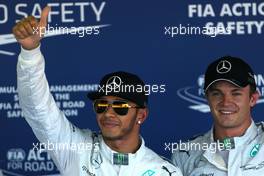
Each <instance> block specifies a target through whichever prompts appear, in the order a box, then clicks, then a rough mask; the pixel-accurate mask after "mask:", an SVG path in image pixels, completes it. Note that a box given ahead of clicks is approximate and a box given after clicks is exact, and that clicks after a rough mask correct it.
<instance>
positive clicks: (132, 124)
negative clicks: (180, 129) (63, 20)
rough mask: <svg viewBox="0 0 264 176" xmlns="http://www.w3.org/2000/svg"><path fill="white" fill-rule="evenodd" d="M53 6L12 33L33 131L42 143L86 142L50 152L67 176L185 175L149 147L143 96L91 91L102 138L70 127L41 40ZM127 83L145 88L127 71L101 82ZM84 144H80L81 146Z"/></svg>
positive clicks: (21, 97) (22, 96)
mask: <svg viewBox="0 0 264 176" xmlns="http://www.w3.org/2000/svg"><path fill="white" fill-rule="evenodd" d="M49 11H50V8H49V7H45V8H44V9H43V11H42V14H41V19H40V21H39V22H38V21H37V20H36V19H35V18H34V17H27V18H25V19H23V20H21V21H20V22H19V23H18V24H17V25H16V26H15V27H14V28H13V33H14V35H15V37H16V39H17V41H18V42H19V43H20V44H21V46H22V48H21V53H20V55H19V58H18V64H17V84H18V93H19V101H20V106H21V108H22V110H23V112H24V115H25V118H26V120H27V122H28V123H29V125H30V126H31V127H32V129H33V132H34V133H35V135H36V136H37V138H38V139H39V140H40V142H41V143H42V144H50V143H52V144H53V145H56V144H64V145H68V146H73V145H75V146H76V145H77V146H78V145H79V144H83V145H86V146H88V147H86V148H83V149H77V150H76V148H75V150H72V149H71V148H67V149H64V150H61V149H54V150H48V152H49V153H50V155H51V157H52V159H53V161H54V162H55V164H56V165H57V167H58V169H59V170H60V172H61V174H62V175H65V176H85V175H89V176H115V175H120V176H150V175H152V176H181V175H182V174H181V171H180V170H179V169H178V168H176V167H175V166H173V165H172V164H170V163H169V162H168V161H165V160H163V159H162V158H161V157H159V156H158V155H157V154H156V153H154V152H153V151H152V150H150V149H149V148H147V147H146V146H145V143H144V140H143V138H142V137H141V136H140V134H139V131H140V126H141V125H142V123H143V122H144V120H145V119H146V117H147V114H148V110H147V100H148V97H147V95H146V94H145V93H144V92H111V91H110V92H107V94H105V92H100V91H96V92H92V93H89V95H88V97H89V98H90V99H91V100H93V105H94V110H95V113H96V119H97V122H98V125H99V127H100V129H101V134H96V133H93V132H91V130H89V129H87V130H81V129H78V128H76V127H75V126H74V125H73V124H71V123H70V122H69V121H68V119H67V118H66V117H65V115H64V114H63V112H62V111H60V110H59V108H58V107H57V106H56V103H55V101H54V99H53V97H52V95H51V93H50V91H49V86H48V82H47V80H46V76H45V73H44V66H45V64H44V57H43V55H42V54H41V52H40V40H41V38H42V37H43V34H44V33H45V27H46V26H47V17H48V14H49ZM115 77H118V78H120V79H122V83H123V84H126V85H143V86H144V82H143V81H142V80H141V79H140V78H139V77H138V76H137V75H134V74H131V73H127V72H114V73H110V74H107V75H105V76H104V77H103V79H102V80H101V82H100V86H101V87H105V86H106V87H107V86H108V82H109V81H110V80H111V81H114V79H113V78H115ZM83 145H82V146H83Z"/></svg>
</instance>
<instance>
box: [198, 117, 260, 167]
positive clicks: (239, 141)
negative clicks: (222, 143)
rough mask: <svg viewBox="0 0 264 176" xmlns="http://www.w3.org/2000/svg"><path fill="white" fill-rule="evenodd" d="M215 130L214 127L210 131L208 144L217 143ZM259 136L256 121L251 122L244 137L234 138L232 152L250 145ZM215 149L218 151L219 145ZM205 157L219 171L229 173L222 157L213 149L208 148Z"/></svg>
mask: <svg viewBox="0 0 264 176" xmlns="http://www.w3.org/2000/svg"><path fill="white" fill-rule="evenodd" d="M213 131H214V128H213V127H212V128H211V130H210V131H209V134H208V137H209V138H208V143H210V144H212V143H216V142H215V140H214V134H213ZM257 135H258V128H257V126H256V124H255V123H254V121H253V120H252V121H251V125H250V126H249V128H248V129H247V130H246V132H245V133H244V135H243V136H239V137H233V141H234V146H235V148H234V149H231V150H236V149H237V148H239V147H241V146H243V145H245V144H248V143H250V142H251V140H253V139H254V138H255V137H256V136H257ZM214 147H216V148H215V150H214V151H217V150H218V148H217V145H215V146H214ZM203 156H204V157H205V158H206V159H207V160H208V161H209V162H210V163H212V164H213V165H215V166H216V167H218V168H219V169H222V170H225V171H227V166H226V163H225V162H224V160H223V159H222V157H221V156H220V155H219V154H218V153H216V152H212V149H211V148H210V149H209V148H208V149H207V150H205V152H204V154H203Z"/></svg>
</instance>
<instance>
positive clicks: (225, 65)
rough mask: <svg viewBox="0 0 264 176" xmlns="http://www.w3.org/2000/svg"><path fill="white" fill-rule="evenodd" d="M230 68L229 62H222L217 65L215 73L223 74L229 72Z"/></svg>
mask: <svg viewBox="0 0 264 176" xmlns="http://www.w3.org/2000/svg"><path fill="white" fill-rule="evenodd" d="M231 67H232V65H231V63H230V62H228V61H227V60H223V61H221V62H219V63H218V65H217V67H216V71H217V73H220V74H224V73H227V72H229V71H230V70H231Z"/></svg>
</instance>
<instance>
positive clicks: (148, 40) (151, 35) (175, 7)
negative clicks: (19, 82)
mask: <svg viewBox="0 0 264 176" xmlns="http://www.w3.org/2000/svg"><path fill="white" fill-rule="evenodd" d="M46 4H49V5H50V6H51V7H52V9H51V12H50V17H49V26H50V27H53V28H55V27H57V28H59V27H68V28H69V29H71V31H70V33H71V34H63V33H62V32H56V31H53V32H54V33H50V34H48V35H47V37H46V38H45V39H43V40H42V46H41V50H42V52H43V54H44V56H45V58H46V74H47V77H48V80H49V84H50V86H51V92H52V94H53V95H54V97H55V99H56V101H57V102H58V106H60V108H61V109H62V110H63V111H64V112H65V114H66V115H67V117H68V119H69V120H70V121H71V122H72V123H74V124H75V125H76V126H78V127H80V128H90V129H92V130H95V131H97V130H98V127H97V125H96V120H95V114H94V113H93V111H92V106H91V102H90V101H89V100H87V98H86V94H87V92H88V91H91V90H95V89H96V88H97V83H98V82H99V80H100V78H101V77H102V76H103V75H104V74H106V73H109V72H113V71H117V70H124V71H128V72H132V73H136V74H138V75H140V77H142V79H144V80H145V82H146V84H149V85H156V84H157V85H165V91H162V92H159V91H150V100H149V109H150V113H149V117H148V119H147V121H146V122H145V123H144V124H143V125H142V131H141V133H142V136H143V137H144V139H145V142H146V145H147V146H149V147H150V148H152V149H153V150H154V151H156V152H157V153H159V154H161V155H165V156H166V157H170V154H171V151H170V150H169V148H170V147H168V146H167V147H166V145H165V144H167V145H168V144H169V143H174V142H178V141H179V140H187V139H188V138H191V137H192V136H193V135H195V134H199V133H203V132H206V131H207V130H209V129H210V128H211V124H212V118H211V114H210V112H209V108H208V106H207V104H206V101H205V99H204V96H203V91H202V86H203V73H204V71H205V69H206V66H207V65H208V64H209V63H210V62H212V61H213V60H215V59H217V58H219V57H221V56H224V55H232V56H237V57H241V58H244V59H245V60H246V61H247V62H248V63H249V64H251V65H252V67H253V69H254V70H255V74H256V75H255V78H256V81H257V85H258V90H259V91H260V94H261V99H260V100H259V102H258V104H257V105H256V107H255V108H254V110H253V117H254V120H255V121H260V120H263V112H264V111H263V108H264V105H263V102H264V99H263V95H264V71H263V66H264V60H263V42H264V35H263V32H264V30H263V29H264V17H263V16H264V2H263V1H252V0H251V1H244V0H243V1H242V0H236V1H235V0H232V1H230V0H229V1H227V0H224V1H212V0H211V1H209V0H196V1H190V0H187V1H175V0H174V1H173V0H164V1H150V0H146V1H101V0H96V1H93V0H91V1H84V0H78V1H16V0H13V1H7V0H1V1H0V65H1V69H0V75H1V79H0V139H1V142H0V169H1V171H0V175H17V176H18V175H19V176H21V175H52V174H56V173H58V171H57V169H56V167H55V165H54V164H53V162H52V160H51V158H50V156H49V155H47V153H39V152H37V151H34V150H33V145H32V144H33V143H36V142H37V139H36V138H35V136H34V135H33V132H32V130H31V128H30V127H29V125H28V124H27V123H26V121H25V120H24V118H23V114H22V112H21V109H20V108H19V105H18V96H17V91H16V62H17V57H18V54H19V52H20V46H19V45H18V44H17V43H16V41H15V39H14V37H13V35H12V34H11V31H12V27H13V26H14V25H15V23H16V22H17V21H18V20H20V19H21V18H23V17H25V16H27V15H34V16H35V17H37V18H39V17H40V11H41V9H42V8H43V7H44V6H45V5H46ZM84 27H86V28H84ZM198 28H199V30H198ZM81 29H87V30H81ZM206 29H211V30H206ZM212 29H215V30H212ZM50 30H52V28H50ZM199 31H200V32H199Z"/></svg>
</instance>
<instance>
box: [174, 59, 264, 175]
mask: <svg viewBox="0 0 264 176" xmlns="http://www.w3.org/2000/svg"><path fill="white" fill-rule="evenodd" d="M204 91H205V96H206V98H207V101H208V104H209V106H210V109H211V113H212V116H213V120H214V124H213V127H212V129H211V130H210V131H209V132H207V133H206V134H204V135H201V136H198V137H196V138H195V139H193V140H191V141H189V142H188V143H186V144H190V145H189V146H191V144H193V145H192V146H195V147H190V148H188V149H184V150H178V151H176V152H175V153H174V154H173V156H172V160H173V163H174V164H175V165H176V166H178V167H180V169H181V171H182V172H183V175H186V176H187V175H188V176H209V175H210V176H242V175H250V176H262V175H264V174H263V173H264V147H263V144H264V132H263V130H264V124H263V122H262V123H257V124H256V123H254V121H253V119H252V115H251V109H252V108H253V107H254V106H255V105H256V102H257V100H258V98H259V93H258V91H257V90H256V83H255V79H254V73H253V71H252V69H251V68H250V66H249V65H248V64H247V63H246V62H244V61H243V60H242V59H240V58H235V57H231V56H225V57H222V58H220V59H218V60H216V61H214V62H213V63H211V64H210V65H209V66H208V68H207V70H206V73H205V84H204ZM194 144H195V145H194ZM199 146H200V147H199ZM205 146H207V147H205Z"/></svg>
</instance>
